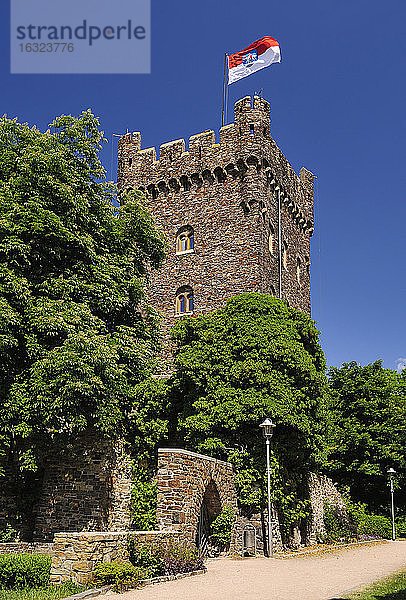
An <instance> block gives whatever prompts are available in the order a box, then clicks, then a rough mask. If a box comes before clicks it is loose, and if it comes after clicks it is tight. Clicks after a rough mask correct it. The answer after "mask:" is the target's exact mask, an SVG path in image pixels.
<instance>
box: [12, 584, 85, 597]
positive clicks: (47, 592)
mask: <svg viewBox="0 0 406 600" xmlns="http://www.w3.org/2000/svg"><path fill="white" fill-rule="evenodd" d="M84 589H85V588H84V587H83V586H79V585H76V584H74V583H71V582H69V583H62V584H61V585H51V586H49V587H46V588H37V589H28V590H4V589H0V598H1V600H59V598H67V597H68V596H73V594H78V593H79V592H83V591H84Z"/></svg>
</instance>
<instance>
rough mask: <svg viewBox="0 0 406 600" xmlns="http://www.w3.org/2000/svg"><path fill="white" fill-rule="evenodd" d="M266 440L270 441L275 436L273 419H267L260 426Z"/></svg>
mask: <svg viewBox="0 0 406 600" xmlns="http://www.w3.org/2000/svg"><path fill="white" fill-rule="evenodd" d="M260 427H261V429H262V432H263V434H264V437H265V439H267V440H269V439H271V437H272V436H273V429H274V427H276V425H275V423H272V419H265V421H264V422H263V423H261V425H260Z"/></svg>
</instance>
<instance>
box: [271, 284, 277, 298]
mask: <svg viewBox="0 0 406 600" xmlns="http://www.w3.org/2000/svg"><path fill="white" fill-rule="evenodd" d="M271 296H276V291H275V288H274V286H273V285H271Z"/></svg>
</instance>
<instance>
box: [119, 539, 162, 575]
mask: <svg viewBox="0 0 406 600" xmlns="http://www.w3.org/2000/svg"><path fill="white" fill-rule="evenodd" d="M128 554H129V559H130V563H131V564H132V565H134V567H136V568H137V569H139V570H140V571H142V573H143V577H144V578H145V579H148V578H150V577H158V576H159V575H164V573H165V564H164V561H163V548H162V547H161V546H159V545H158V546H155V545H152V544H139V543H137V541H136V540H133V539H130V540H129V542H128Z"/></svg>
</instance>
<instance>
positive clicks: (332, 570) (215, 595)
mask: <svg viewBox="0 0 406 600" xmlns="http://www.w3.org/2000/svg"><path fill="white" fill-rule="evenodd" d="M402 567H405V568H406V540H405V541H397V542H388V543H384V544H379V545H373V546H361V547H355V548H354V547H353V548H348V549H346V550H337V551H334V552H330V553H328V554H319V555H313V556H311V555H310V556H303V557H300V558H290V559H285V560H283V559H275V560H272V559H267V558H263V557H261V558H259V557H258V558H248V559H244V560H232V559H220V560H213V561H209V563H208V571H207V573H206V574H205V575H196V576H194V577H188V578H186V579H179V580H177V581H168V582H165V583H160V584H157V585H154V586H150V587H146V588H143V589H140V590H133V591H130V592H126V593H125V594H120V595H117V594H114V595H112V596H109V597H108V599H109V600H114V599H116V600H329V599H332V598H339V597H340V594H343V593H344V592H345V591H347V590H349V589H352V588H354V587H358V586H360V585H363V584H365V583H370V582H371V581H374V580H375V579H379V578H380V577H383V576H384V575H387V574H389V573H392V572H394V571H397V570H399V569H401V568H402Z"/></svg>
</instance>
